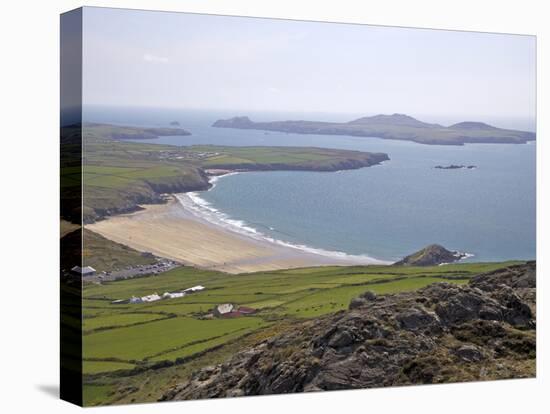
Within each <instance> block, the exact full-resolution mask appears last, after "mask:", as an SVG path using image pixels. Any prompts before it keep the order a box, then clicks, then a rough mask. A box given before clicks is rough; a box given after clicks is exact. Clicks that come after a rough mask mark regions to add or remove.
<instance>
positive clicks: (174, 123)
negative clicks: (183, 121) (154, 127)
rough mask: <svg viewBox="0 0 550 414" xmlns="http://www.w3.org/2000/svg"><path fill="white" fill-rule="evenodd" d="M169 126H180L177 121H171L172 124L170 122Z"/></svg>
mask: <svg viewBox="0 0 550 414" xmlns="http://www.w3.org/2000/svg"><path fill="white" fill-rule="evenodd" d="M169 125H170V126H173V127H179V126H180V123H179V121H172V122H170V124H169Z"/></svg>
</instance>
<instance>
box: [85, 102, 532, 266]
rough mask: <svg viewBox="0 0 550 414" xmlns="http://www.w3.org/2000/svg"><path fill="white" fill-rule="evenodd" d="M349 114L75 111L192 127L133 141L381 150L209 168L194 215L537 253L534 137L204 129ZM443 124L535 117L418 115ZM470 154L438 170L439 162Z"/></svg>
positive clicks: (318, 232) (117, 120) (101, 118)
mask: <svg viewBox="0 0 550 414" xmlns="http://www.w3.org/2000/svg"><path fill="white" fill-rule="evenodd" d="M242 115H247V116H249V117H250V118H251V119H252V120H255V121H269V120H284V119H307V120H324V121H325V120H326V121H338V122H342V121H348V120H352V119H355V118H358V117H360V116H365V115H371V114H323V113H305V112H304V113H282V112H272V113H270V112H252V111H247V112H246V113H243V112H242V111H207V110H184V109H163V108H155V109H152V108H122V107H105V106H87V107H86V108H85V110H84V120H85V121H88V122H103V123H112V124H120V125H133V126H150V127H159V126H163V127H167V126H169V123H170V122H172V121H178V122H179V123H180V124H181V127H182V128H185V129H187V130H188V131H190V132H191V133H192V135H191V136H168V137H161V138H158V139H152V140H139V142H148V143H152V144H170V145H178V146H186V145H195V144H214V145H232V146H315V147H325V148H341V149H350V150H359V151H372V152H385V153H387V154H388V155H389V157H390V160H389V161H386V162H384V163H382V164H381V165H378V166H374V167H370V168H362V169H358V170H347V171H338V172H298V171H275V172H245V173H236V174H228V175H226V176H222V177H216V178H215V179H214V182H213V184H214V185H213V187H212V188H211V189H210V190H209V191H204V192H196V193H191V194H188V195H187V197H185V198H184V202H185V203H187V204H189V203H191V204H190V205H188V206H187V208H191V209H192V210H193V212H194V214H197V215H200V216H201V217H202V218H204V219H206V220H208V221H210V222H212V223H213V224H216V225H219V226H224V227H226V228H227V229H229V230H231V231H235V232H239V233H241V234H247V235H250V236H251V237H254V238H266V239H267V240H270V241H275V242H277V243H280V244H284V245H287V246H290V247H294V248H297V249H302V250H307V251H313V252H316V253H319V254H325V255H328V256H330V255H335V256H340V257H341V256H346V255H349V256H364V257H369V258H375V259H378V260H381V261H387V262H391V261H395V260H398V259H400V258H402V257H404V256H406V255H408V254H410V253H412V252H414V251H416V250H418V249H420V248H422V247H424V246H426V245H428V244H432V243H438V244H441V245H443V246H444V247H446V248H447V249H451V250H457V251H460V252H463V253H467V254H468V256H467V258H466V259H463V260H464V261H475V262H479V261H503V260H512V259H521V260H526V259H535V256H536V144H535V143H534V142H532V143H528V144H521V145H506V144H467V145H464V146H442V145H422V144H416V143H413V142H405V141H392V140H383V139H379V138H364V137H347V136H339V135H331V136H329V135H300V134H292V133H278V132H264V131H254V130H239V129H227V128H213V127H212V126H211V125H212V123H213V122H214V121H216V120H217V119H220V118H229V117H232V116H242ZM419 118H420V120H422V121H425V122H438V123H441V124H443V125H449V124H451V123H453V122H460V121H482V122H487V123H490V124H492V125H494V126H498V127H501V128H511V129H521V130H528V131H534V130H535V123H534V121H533V120H526V119H512V118H495V119H476V118H475V117H470V119H464V118H455V119H453V118H451V117H449V118H443V117H429V116H423V117H419ZM450 164H460V165H475V166H476V168H473V169H450V170H448V169H436V168H434V167H435V166H437V165H450Z"/></svg>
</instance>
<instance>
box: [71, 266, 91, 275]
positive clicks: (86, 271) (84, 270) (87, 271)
mask: <svg viewBox="0 0 550 414" xmlns="http://www.w3.org/2000/svg"><path fill="white" fill-rule="evenodd" d="M71 272H73V273H76V274H77V275H80V276H93V275H95V269H94V268H93V267H92V266H84V267H80V266H75V267H73V268H72V269H71Z"/></svg>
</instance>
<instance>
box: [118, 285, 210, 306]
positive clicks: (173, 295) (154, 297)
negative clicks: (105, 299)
mask: <svg viewBox="0 0 550 414" xmlns="http://www.w3.org/2000/svg"><path fill="white" fill-rule="evenodd" d="M204 289H205V287H204V286H202V285H197V286H193V287H190V288H188V289H184V290H181V291H177V292H164V294H163V295H162V296H160V295H159V294H158V293H153V294H151V295H146V296H141V297H138V296H132V297H131V298H130V299H118V300H115V301H113V302H111V303H112V304H113V305H121V304H126V303H130V304H138V303H149V302H156V301H157V300H163V299H176V298H182V297H184V296H186V295H189V294H191V293H196V292H200V291H202V290H204Z"/></svg>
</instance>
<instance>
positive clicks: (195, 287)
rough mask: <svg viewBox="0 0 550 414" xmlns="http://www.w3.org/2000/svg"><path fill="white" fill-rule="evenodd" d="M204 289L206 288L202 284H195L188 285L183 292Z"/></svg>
mask: <svg viewBox="0 0 550 414" xmlns="http://www.w3.org/2000/svg"><path fill="white" fill-rule="evenodd" d="M204 289H206V288H205V287H204V286H202V285H197V286H193V287H190V288H189V289H185V290H184V292H187V293H195V292H200V291H201V290H204Z"/></svg>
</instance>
